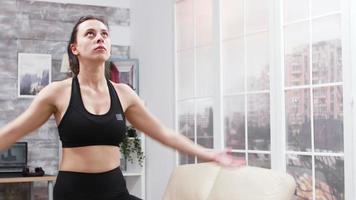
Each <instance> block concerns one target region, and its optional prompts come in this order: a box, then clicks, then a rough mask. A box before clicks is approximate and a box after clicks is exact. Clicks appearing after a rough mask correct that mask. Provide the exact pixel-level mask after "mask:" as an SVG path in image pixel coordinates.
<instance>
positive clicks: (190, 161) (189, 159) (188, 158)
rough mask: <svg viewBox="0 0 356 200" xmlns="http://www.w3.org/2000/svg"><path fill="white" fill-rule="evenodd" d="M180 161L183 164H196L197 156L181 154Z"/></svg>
mask: <svg viewBox="0 0 356 200" xmlns="http://www.w3.org/2000/svg"><path fill="white" fill-rule="evenodd" d="M179 163H180V164H181V165H185V164H194V163H195V157H193V156H187V155H180V156H179Z"/></svg>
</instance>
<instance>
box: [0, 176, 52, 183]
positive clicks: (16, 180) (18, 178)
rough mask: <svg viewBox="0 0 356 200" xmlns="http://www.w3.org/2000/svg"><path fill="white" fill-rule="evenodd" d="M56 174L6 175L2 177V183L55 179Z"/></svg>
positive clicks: (0, 180) (0, 181)
mask: <svg viewBox="0 0 356 200" xmlns="http://www.w3.org/2000/svg"><path fill="white" fill-rule="evenodd" d="M56 178H57V177H56V176H35V177H6V178H0V183H29V182H36V181H55V180H56Z"/></svg>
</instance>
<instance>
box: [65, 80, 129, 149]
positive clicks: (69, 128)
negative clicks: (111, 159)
mask: <svg viewBox="0 0 356 200" xmlns="http://www.w3.org/2000/svg"><path fill="white" fill-rule="evenodd" d="M107 84H108V87H109V93H110V99H111V104H110V109H109V111H108V112H107V113H106V114H103V115H94V114H92V113H90V112H88V111H87V110H86V109H85V107H84V104H83V100H82V97H81V93H80V86H79V82H78V78H77V76H74V77H73V80H72V91H71V97H70V101H69V106H68V109H67V111H66V112H65V114H64V115H63V118H62V120H61V122H60V123H59V125H58V132H59V137H60V140H61V141H62V147H82V146H91V145H112V146H119V144H120V142H122V140H123V138H124V137H125V134H126V131H127V127H126V122H125V115H124V112H123V109H122V106H121V103H120V100H119V97H118V96H117V93H116V91H115V88H114V86H113V85H112V84H111V83H110V81H108V80H107ZM98 98H100V97H98Z"/></svg>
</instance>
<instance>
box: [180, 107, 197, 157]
mask: <svg viewBox="0 0 356 200" xmlns="http://www.w3.org/2000/svg"><path fill="white" fill-rule="evenodd" d="M194 122H195V120H194V100H190V101H183V102H178V129H179V130H178V131H179V133H181V134H183V135H184V136H186V137H188V138H189V139H190V140H192V141H193V142H194V126H195V123H194ZM179 159H180V163H181V164H189V163H195V158H194V157H191V156H188V155H183V154H181V155H180V158H179Z"/></svg>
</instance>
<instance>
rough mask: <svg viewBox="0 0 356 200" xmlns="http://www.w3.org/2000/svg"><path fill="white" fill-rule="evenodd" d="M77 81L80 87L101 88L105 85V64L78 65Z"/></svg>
mask: <svg viewBox="0 0 356 200" xmlns="http://www.w3.org/2000/svg"><path fill="white" fill-rule="evenodd" d="M78 80H79V81H80V84H81V85H86V86H89V87H91V88H98V87H100V86H102V84H103V83H105V84H106V79H105V62H102V63H100V64H92V63H91V64H86V63H80V70H79V74H78Z"/></svg>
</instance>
